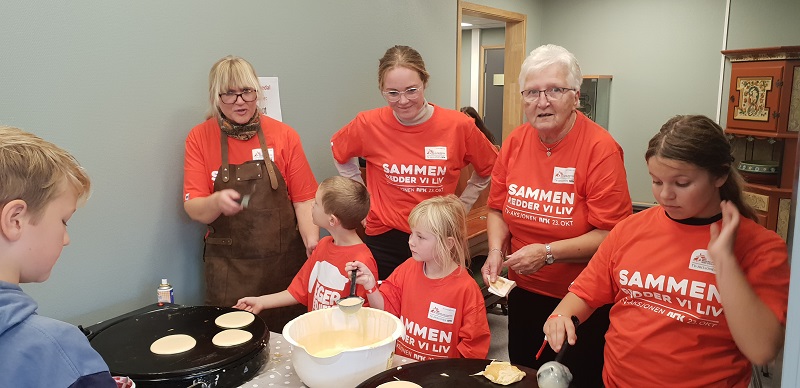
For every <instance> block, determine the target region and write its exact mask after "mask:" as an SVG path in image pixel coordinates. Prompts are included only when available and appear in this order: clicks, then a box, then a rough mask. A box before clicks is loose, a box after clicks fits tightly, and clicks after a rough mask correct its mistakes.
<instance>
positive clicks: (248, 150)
mask: <svg viewBox="0 0 800 388" xmlns="http://www.w3.org/2000/svg"><path fill="white" fill-rule="evenodd" d="M209 97H210V106H211V112H209V118H208V120H206V121H205V122H203V123H201V124H200V125H198V126H196V127H194V128H193V129H192V130H191V132H190V133H189V136H188V137H187V138H186V155H185V161H184V209H185V210H186V213H187V214H188V215H189V217H191V218H192V219H193V220H195V221H199V222H203V223H205V224H208V231H207V233H206V236H205V251H204V254H203V260H204V263H205V264H204V267H205V268H204V269H205V279H206V294H205V303H206V304H207V305H213V306H233V305H234V304H236V301H237V300H238V299H239V298H241V297H244V296H247V295H263V294H270V293H273V292H279V291H282V290H285V289H286V287H288V285H289V283H290V282H291V280H292V278H293V277H294V275H295V274H296V273H297V271H298V270H299V269H300V267H301V266H302V265H303V263H304V262H305V260H306V257H307V255H308V254H310V252H311V251H312V250H313V249H314V247H315V246H316V244H317V241H318V240H319V228H317V227H316V226H315V225H314V224H313V222H312V219H311V206H312V204H313V201H314V195H315V194H316V189H317V182H316V180H315V178H314V175H313V173H312V172H311V167H310V166H309V164H308V160H307V159H306V156H305V153H304V152H303V148H302V145H301V143H300V138H299V136H298V135H297V133H296V132H295V131H294V130H293V129H292V128H291V127H289V126H288V125H286V124H283V123H281V122H279V121H276V120H273V119H271V118H269V117H267V116H265V115H262V114H261V112H260V110H259V109H258V103H257V101H259V100H260V97H261V88H260V84H259V81H258V77H257V76H256V73H255V70H253V67H252V66H251V65H250V64H249V63H248V62H247V61H245V60H244V59H242V58H238V57H233V56H228V57H225V58H223V59H221V60H220V61H218V62H217V63H216V64H214V66H213V67H212V68H211V73H210V74H209ZM303 312H305V309H304V308H303V306H292V307H286V308H280V309H273V310H269V311H267V312H265V313H262V314H261V318H263V319H264V321H265V322H266V323H267V326H268V327H269V329H270V330H271V331H275V332H280V331H282V329H283V325H284V324H286V322H288V321H289V320H291V319H292V318H294V317H296V316H298V315H300V314H302V313H303Z"/></svg>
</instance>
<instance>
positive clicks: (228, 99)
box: [219, 89, 258, 104]
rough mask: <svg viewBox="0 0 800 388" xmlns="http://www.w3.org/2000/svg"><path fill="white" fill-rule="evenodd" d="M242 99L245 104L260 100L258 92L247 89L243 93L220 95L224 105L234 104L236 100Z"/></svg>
mask: <svg viewBox="0 0 800 388" xmlns="http://www.w3.org/2000/svg"><path fill="white" fill-rule="evenodd" d="M239 97H241V98H242V101H244V102H253V101H255V100H256V98H258V92H256V91H255V90H250V89H245V90H243V91H242V92H241V93H235V92H225V93H220V94H219V99H220V100H221V101H222V103H223V104H233V103H235V102H236V100H238V99H239Z"/></svg>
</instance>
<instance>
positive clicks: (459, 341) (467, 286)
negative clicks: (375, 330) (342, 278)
mask: <svg viewBox="0 0 800 388" xmlns="http://www.w3.org/2000/svg"><path fill="white" fill-rule="evenodd" d="M408 223H409V226H411V236H410V237H409V239H408V246H409V248H411V255H412V256H411V258H409V259H408V260H406V261H405V262H404V263H402V264H400V266H399V267H397V269H396V270H395V271H394V272H392V274H391V275H390V276H389V277H388V278H387V279H386V280H385V281H383V283H382V284H381V286H380V289H378V283H377V279H376V278H375V276H374V274H373V273H372V272H371V271H370V270H369V269H368V268H367V266H365V265H364V264H363V263H361V262H358V261H353V262H349V263H347V266H346V267H345V269H346V270H347V271H352V270H354V269H356V270H358V273H357V275H358V276H357V278H356V283H357V284H361V285H363V286H364V288H366V289H367V298H368V300H369V304H370V306H372V307H374V308H378V309H383V310H385V311H388V312H390V313H392V314H394V315H396V316H398V317H399V318H400V320H402V321H403V325H404V326H405V327H406V333H405V335H404V336H403V338H401V339H400V340H399V341H397V348H396V352H397V354H399V355H401V356H404V357H408V358H412V359H415V360H420V361H423V360H431V359H440V358H459V357H464V358H486V355H487V354H488V352H489V339H490V333H489V322H488V321H487V319H486V306H485V304H484V300H483V295H482V294H481V291H480V288H479V287H478V284H477V283H476V282H475V280H474V279H473V278H472V276H471V275H470V274H469V271H468V270H467V257H468V248H467V226H466V212H465V211H464V206H463V205H462V204H461V201H459V199H458V198H457V197H456V196H454V195H448V196H446V197H433V198H430V199H427V200H425V201H422V202H421V203H420V204H418V205H417V206H416V207H414V209H413V210H412V211H411V214H410V215H409V217H408Z"/></svg>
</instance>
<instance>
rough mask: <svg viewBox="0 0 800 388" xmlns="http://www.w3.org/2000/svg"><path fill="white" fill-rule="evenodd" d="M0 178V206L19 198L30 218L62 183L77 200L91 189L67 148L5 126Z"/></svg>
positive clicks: (35, 217)
mask: <svg viewBox="0 0 800 388" xmlns="http://www.w3.org/2000/svg"><path fill="white" fill-rule="evenodd" d="M0 182H2V184H0V208H2V207H5V206H6V204H8V203H9V202H11V201H13V200H16V199H21V200H23V201H25V203H26V204H27V205H28V211H29V212H30V213H31V214H32V215H33V218H32V220H33V222H37V221H38V220H39V218H40V217H41V216H42V214H43V211H44V208H45V207H46V206H47V204H48V203H50V201H52V200H53V199H54V198H55V197H56V196H57V195H59V194H60V193H61V192H62V191H63V190H64V189H65V187H63V183H66V184H67V185H68V186H67V187H70V188H72V189H73V190H75V193H76V194H77V195H78V199H79V203H83V202H85V201H86V200H87V199H88V198H89V194H90V192H91V182H90V180H89V176H88V175H87V174H86V171H85V170H84V169H83V167H81V166H80V165H79V164H78V161H77V160H75V158H74V157H73V156H72V155H71V154H70V153H69V152H67V151H65V150H64V149H62V148H60V147H58V146H57V145H55V144H53V143H50V142H48V141H45V140H43V139H42V138H40V137H38V136H36V135H34V134H31V133H28V132H25V131H23V130H21V129H19V128H14V127H9V126H0ZM62 182H63V183H62Z"/></svg>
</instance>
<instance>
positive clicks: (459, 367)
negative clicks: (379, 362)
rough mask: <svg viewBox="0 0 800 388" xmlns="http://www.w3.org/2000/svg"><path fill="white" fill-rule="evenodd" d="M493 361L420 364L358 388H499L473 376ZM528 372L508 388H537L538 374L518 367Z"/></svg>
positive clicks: (385, 374)
mask: <svg viewBox="0 0 800 388" xmlns="http://www.w3.org/2000/svg"><path fill="white" fill-rule="evenodd" d="M491 362H492V360H480V359H474V358H448V359H444V360H431V361H420V362H414V363H410V364H405V365H402V366H399V367H392V368H391V369H389V370H386V371H384V372H381V373H378V374H377V375H375V376H372V377H371V378H369V379H368V380H366V381H364V382H363V383H361V384H359V385H358V387H356V388H375V387H377V386H379V385H381V384H383V383H388V382H390V381H397V380H402V381H410V382H412V383H417V384H419V385H421V386H423V387H491V388H497V387H500V385H498V384H495V383H493V382H491V381H489V379H487V378H486V377H483V376H472V375H474V374H475V373H478V372H480V371H482V370H483V369H484V368H486V365H489V363H491ZM515 366H516V367H517V368H519V369H520V370H522V371H523V372H525V377H524V378H523V379H522V380H520V381H518V382H516V383H514V384H510V385H507V386H508V387H518V388H523V387H532V388H537V387H538V386H539V384H538V383H537V382H536V371H535V370H533V369H531V368H528V367H525V366H521V365H515Z"/></svg>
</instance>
